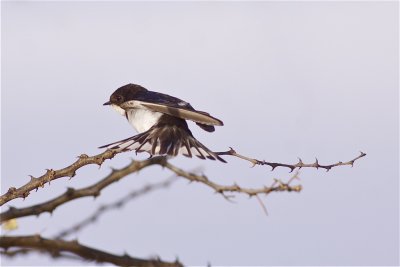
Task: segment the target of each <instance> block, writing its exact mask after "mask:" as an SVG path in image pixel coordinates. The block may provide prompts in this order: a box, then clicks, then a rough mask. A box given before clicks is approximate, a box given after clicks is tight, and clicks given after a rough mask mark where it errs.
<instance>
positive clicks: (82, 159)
mask: <svg viewBox="0 0 400 267" xmlns="http://www.w3.org/2000/svg"><path fill="white" fill-rule="evenodd" d="M117 153H118V152H117V151H115V150H106V151H104V152H103V153H100V154H98V155H95V156H92V157H89V156H88V155H86V154H82V155H80V156H79V157H78V160H77V161H75V162H74V163H72V164H71V165H70V166H68V167H65V168H63V169H60V170H52V169H48V170H47V172H46V173H45V174H43V175H42V176H40V177H38V178H35V177H33V176H31V179H30V181H29V182H28V183H26V184H25V185H23V186H21V187H20V188H15V187H10V188H9V189H8V191H7V193H5V194H3V195H2V196H0V206H2V205H4V204H5V203H7V202H9V201H11V200H13V199H15V198H26V197H27V196H28V195H29V193H30V192H31V191H32V190H34V189H36V190H37V189H39V187H44V185H45V184H46V183H50V182H51V181H53V180H56V179H58V178H61V177H71V178H72V177H74V176H75V173H76V170H78V169H79V168H81V167H83V166H85V165H89V164H97V165H99V166H101V164H103V162H104V161H105V160H106V159H111V158H113V157H114V156H115V155H116V154H117Z"/></svg>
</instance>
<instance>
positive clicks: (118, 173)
mask: <svg viewBox="0 0 400 267" xmlns="http://www.w3.org/2000/svg"><path fill="white" fill-rule="evenodd" d="M163 160H164V159H163V158H160V157H154V158H151V159H147V160H144V161H132V162H131V163H130V164H129V165H128V166H126V167H124V168H122V169H113V170H112V172H111V173H110V174H109V175H107V176H106V177H105V178H103V179H102V180H100V181H99V182H97V183H95V184H93V185H91V186H88V187H85V188H82V189H78V190H77V189H73V188H68V189H67V191H66V192H65V193H64V194H62V195H60V196H58V197H56V198H53V199H51V200H49V201H46V202H44V203H40V204H37V205H34V206H30V207H26V208H20V209H19V208H14V207H10V208H9V209H8V210H7V211H5V212H3V213H1V214H0V222H4V221H7V220H10V219H13V218H20V217H25V216H31V215H39V214H41V213H43V212H50V213H52V212H53V211H54V210H55V209H56V208H57V207H58V206H60V205H62V204H64V203H67V202H69V201H71V200H73V199H77V198H82V197H89V196H93V197H98V196H99V195H100V192H101V190H102V189H104V188H105V187H107V186H109V185H110V184H112V183H115V182H117V181H119V180H120V179H122V178H123V177H125V176H127V175H128V174H131V173H134V172H138V171H140V170H141V169H143V168H145V167H147V166H149V165H153V164H156V163H158V162H159V161H163ZM149 190H150V189H148V191H149Z"/></svg>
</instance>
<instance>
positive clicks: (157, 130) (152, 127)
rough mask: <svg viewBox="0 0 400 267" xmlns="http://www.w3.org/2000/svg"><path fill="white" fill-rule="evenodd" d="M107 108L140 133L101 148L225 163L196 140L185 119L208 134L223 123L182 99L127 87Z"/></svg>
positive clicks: (140, 87) (135, 86)
mask: <svg viewBox="0 0 400 267" xmlns="http://www.w3.org/2000/svg"><path fill="white" fill-rule="evenodd" d="M104 105H111V106H112V107H113V108H114V109H115V110H116V111H117V112H118V113H120V114H121V115H123V116H125V117H126V118H127V120H128V121H129V123H130V124H131V125H132V126H133V127H134V128H135V129H136V131H137V132H138V133H139V134H137V135H135V136H132V137H129V138H127V139H124V140H121V141H118V142H114V143H111V144H108V145H104V146H101V147H100V148H109V149H116V150H119V151H131V150H135V151H136V152H144V151H145V152H148V153H149V154H150V155H170V156H177V155H178V154H182V155H184V156H187V157H192V155H194V156H197V157H199V158H201V159H206V158H208V159H211V160H215V159H218V160H220V161H222V162H226V161H225V160H224V159H222V158H221V157H220V156H219V155H218V154H217V153H215V152H213V151H211V150H210V149H208V148H207V147H206V146H204V145H203V144H202V143H200V142H199V141H197V140H196V138H194V136H193V134H192V132H191V131H190V130H189V127H188V125H187V123H186V120H191V121H193V122H195V123H196V124H197V125H198V126H200V127H201V128H202V129H203V130H205V131H207V132H213V131H214V130H215V128H214V126H222V125H223V122H222V121H221V120H219V119H217V118H215V117H213V116H211V115H210V114H208V113H207V112H204V111H198V110H195V109H194V108H193V107H192V106H191V105H190V104H189V103H187V102H185V101H183V100H181V99H179V98H176V97H173V96H170V95H166V94H162V93H157V92H152V91H149V90H147V89H145V88H144V87H142V86H140V85H137V84H127V85H124V86H122V87H120V88H118V89H117V90H116V91H115V92H114V93H113V94H112V95H111V96H110V101H108V102H106V103H104Z"/></svg>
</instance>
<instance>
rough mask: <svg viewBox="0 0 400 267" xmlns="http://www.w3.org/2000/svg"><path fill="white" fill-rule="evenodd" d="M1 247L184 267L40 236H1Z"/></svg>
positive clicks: (126, 263) (124, 263) (130, 263)
mask: <svg viewBox="0 0 400 267" xmlns="http://www.w3.org/2000/svg"><path fill="white" fill-rule="evenodd" d="M0 247H2V248H3V249H5V250H7V249H9V248H11V247H18V248H32V249H36V250H42V251H43V250H44V251H46V252H48V253H50V254H51V255H53V256H54V255H57V254H59V253H62V252H69V253H73V254H75V255H78V256H80V257H82V258H84V259H86V260H93V261H97V262H106V263H112V264H115V265H119V266H146V267H147V266H148V267H150V266H151V267H153V266H160V267H164V266H165V267H170V266H183V265H182V264H181V263H180V262H179V261H178V260H176V261H175V262H165V261H161V260H160V259H148V260H146V259H139V258H133V257H131V256H129V255H127V254H124V255H122V256H118V255H114V254H111V253H108V252H104V251H101V250H98V249H94V248H91V247H87V246H84V245H81V244H80V243H79V242H78V241H76V240H75V241H64V240H53V239H46V238H43V237H41V236H39V235H32V236H1V237H0Z"/></svg>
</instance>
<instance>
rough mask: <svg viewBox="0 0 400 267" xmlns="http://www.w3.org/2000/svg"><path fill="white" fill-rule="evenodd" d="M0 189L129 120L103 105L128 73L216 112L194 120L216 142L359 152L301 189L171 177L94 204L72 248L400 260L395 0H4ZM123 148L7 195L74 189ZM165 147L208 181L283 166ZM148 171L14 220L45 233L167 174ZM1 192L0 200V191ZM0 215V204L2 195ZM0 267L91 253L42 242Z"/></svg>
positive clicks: (264, 155) (190, 257) (168, 256)
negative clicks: (260, 193) (247, 191)
mask: <svg viewBox="0 0 400 267" xmlns="http://www.w3.org/2000/svg"><path fill="white" fill-rule="evenodd" d="M1 20H2V43H1V44H2V57H1V58H2V73H1V75H2V83H1V89H2V90H1V93H2V94H1V99H2V102H1V107H2V108H1V111H2V117H1V122H2V123H1V126H2V139H1V141H2V156H1V158H2V161H1V163H2V168H1V170H2V173H1V176H2V177H1V186H2V188H1V193H2V194H3V193H5V192H6V191H7V189H8V188H9V187H10V186H16V187H18V186H21V185H23V184H24V183H26V182H27V181H28V179H29V177H28V175H30V174H31V175H34V176H40V175H42V174H43V173H44V170H45V169H46V168H55V169H57V168H62V167H65V166H67V165H69V164H70V163H72V162H73V161H74V160H75V157H76V156H78V155H79V154H81V153H87V154H90V155H94V154H97V153H99V152H101V150H99V149H98V148H97V147H98V146H100V145H104V144H107V143H110V142H113V141H117V140H120V139H123V138H126V137H129V136H132V135H134V134H135V132H134V129H133V128H132V127H131V126H130V125H129V124H128V123H127V122H126V120H125V119H124V118H123V117H121V116H120V115H118V114H117V113H115V112H114V111H113V110H112V109H111V108H109V107H104V106H102V104H103V103H104V102H105V101H107V100H108V98H109V95H110V94H111V93H112V92H113V91H114V90H115V89H117V88H118V87H120V86H122V85H125V84H127V83H137V84H140V85H142V86H144V87H146V88H147V89H149V90H153V91H159V92H162V93H166V94H170V95H173V96H176V97H179V98H181V99H183V100H185V101H188V102H190V103H191V104H192V105H193V106H194V107H195V108H196V109H199V110H204V111H207V112H209V113H211V114H212V115H213V116H215V117H217V118H219V119H221V120H223V121H224V124H225V125H224V126H223V127H218V128H217V129H216V131H215V132H214V133H211V134H210V133H206V132H204V131H202V130H201V129H200V128H198V127H196V126H195V125H194V124H189V126H190V127H191V129H192V132H193V134H194V135H195V137H197V138H198V139H199V140H200V142H202V143H203V144H205V145H206V146H207V147H209V148H210V149H213V150H215V151H221V150H226V149H228V147H230V146H232V147H234V148H235V149H236V150H237V151H238V152H240V153H242V154H244V155H247V156H250V157H255V158H259V159H265V160H268V161H276V162H283V163H295V162H296V161H297V157H301V158H302V159H303V161H304V162H312V161H314V159H315V157H318V159H319V161H320V163H321V164H328V163H334V162H337V161H339V160H341V161H347V160H350V159H352V158H354V157H355V156H357V155H358V154H359V151H360V150H361V151H363V152H365V153H367V154H368V155H367V157H365V158H363V159H362V160H360V161H359V162H356V164H355V166H354V167H353V168H350V167H347V166H346V167H340V168H335V169H332V171H330V172H328V173H326V172H325V171H323V170H315V169H307V170H302V171H301V173H300V178H301V180H300V181H299V182H298V183H301V184H302V185H303V187H304V189H303V191H302V192H301V193H287V192H283V193H272V194H270V195H269V196H268V197H262V199H263V201H264V203H265V205H266V207H267V209H268V213H269V216H265V214H264V213H263V211H262V208H261V206H260V205H259V203H258V202H257V200H256V199H254V198H252V199H248V198H247V197H245V196H240V195H239V196H237V197H236V198H235V203H234V204H232V203H229V202H227V201H226V200H225V199H223V198H222V197H221V196H219V195H216V194H214V192H213V191H212V190H211V189H210V188H207V187H206V186H204V185H201V184H188V183H187V181H186V180H184V179H179V180H178V182H177V183H175V184H174V185H173V186H171V187H170V188H168V189H165V190H161V191H157V192H154V193H151V194H149V195H146V196H143V197H141V198H139V199H136V200H134V201H131V202H129V203H128V204H127V205H125V206H124V207H123V208H121V209H120V210H114V211H111V212H108V213H106V214H104V215H103V216H102V217H101V218H100V219H99V221H98V222H97V223H95V224H93V225H91V226H90V227H88V228H85V229H84V230H83V231H82V232H80V233H79V234H77V235H72V236H69V237H68V238H67V239H68V240H72V239H74V238H78V239H79V241H80V242H82V243H83V244H85V245H88V246H92V247H95V248H98V249H104V250H107V251H109V252H112V253H116V254H122V253H124V252H125V251H126V252H127V253H129V254H130V255H132V256H136V257H151V256H153V255H158V256H160V257H161V259H164V260H175V258H176V257H179V259H180V260H181V262H183V263H184V264H185V265H206V264H207V263H211V264H212V265H398V264H399V168H398V163H399V153H398V147H399V141H398V138H399V136H398V134H399V127H398V126H399V125H398V123H399V115H398V112H399V109H398V102H399V93H398V85H399V77H398V76H399V64H398V63H399V53H398V47H399V28H398V22H399V14H398V3H397V2H395V1H393V2H342V1H340V2H339V1H338V2H252V3H245V2H218V3H211V2H148V3H146V2H118V3H114V2H69V3H66V2H61V3H60V2H59V3H57V2H2V16H1ZM144 157H145V156H144V155H143V156H135V154H134V153H124V154H120V155H118V156H117V157H116V158H114V159H112V160H111V161H106V162H105V164H104V165H103V166H102V167H101V169H100V170H99V169H98V168H97V167H96V166H88V167H85V168H82V169H80V170H79V171H78V172H77V176H76V177H75V178H73V179H72V180H70V181H69V180H68V179H65V178H63V179H58V180H57V181H54V182H53V183H52V184H51V186H46V187H45V188H44V189H40V190H39V191H38V192H37V193H34V192H32V193H31V195H30V196H29V197H28V198H27V199H26V200H25V201H22V200H20V199H18V200H14V201H11V202H9V203H8V204H10V205H13V206H16V207H25V206H28V205H32V204H36V203H40V202H42V201H45V200H48V199H49V198H52V197H55V196H57V195H59V194H61V193H63V192H64V191H65V189H66V188H67V187H74V188H82V187H85V186H88V185H90V184H93V183H94V182H96V181H98V180H99V179H101V178H103V177H104V176H105V175H107V173H109V171H110V167H122V166H125V165H126V164H128V163H129V162H130V158H144ZM226 159H227V161H228V164H221V163H219V162H212V161H202V160H199V159H187V158H184V157H178V158H175V159H173V160H171V162H172V163H173V164H175V165H177V166H179V167H181V168H183V169H186V170H192V169H194V168H197V167H202V168H203V172H204V173H205V174H206V175H207V176H208V177H209V179H211V180H213V181H215V182H218V183H221V184H226V185H230V184H233V183H234V182H237V183H238V184H240V185H242V186H247V187H257V186H258V187H260V186H263V185H270V184H271V183H272V181H273V179H274V178H280V179H288V178H289V177H290V174H289V173H288V171H287V170H286V169H277V170H275V171H274V172H271V171H270V168H266V167H255V168H250V164H249V163H248V162H244V161H241V160H238V159H234V158H226ZM170 176H171V173H170V172H168V171H166V170H162V169H161V168H159V167H156V166H154V167H151V168H148V169H146V170H144V171H142V172H140V173H139V174H138V175H137V174H135V175H131V176H129V177H126V178H125V179H123V180H122V181H120V182H118V183H116V184H114V185H111V186H109V187H108V188H107V189H105V190H104V191H103V192H102V194H101V196H100V197H99V198H97V199H96V200H95V201H94V200H93V199H91V198H87V199H79V200H76V201H73V202H71V203H70V204H66V205H64V206H61V207H59V208H58V209H57V210H56V211H55V212H54V214H53V215H52V216H51V217H50V215H49V214H42V215H41V216H40V217H38V218H35V217H27V218H21V219H19V220H18V223H19V229H18V230H16V231H14V232H11V233H9V234H10V235H11V234H15V235H26V234H34V233H40V234H41V235H43V236H44V237H49V238H51V237H52V236H54V235H55V234H57V233H58V232H59V231H60V230H62V229H65V228H67V227H68V226H71V225H72V224H74V223H77V222H79V221H80V220H82V219H84V218H85V217H86V216H88V215H90V214H91V213H92V212H93V211H94V210H95V209H97V207H99V206H100V205H101V204H106V203H110V202H112V201H113V200H116V199H118V198H120V197H122V196H123V195H126V194H128V193H129V192H131V191H132V190H135V189H138V188H140V186H141V185H145V184H148V183H155V182H157V181H161V180H163V179H164V178H167V177H170ZM5 206H7V205H5ZM2 210H3V211H4V210H5V208H3V209H2ZM1 264H2V265H55V264H57V265H93V263H91V262H81V261H76V260H72V259H71V260H67V259H63V260H57V261H55V260H53V259H52V258H50V257H47V256H43V255H40V254H32V255H29V256H22V257H20V258H16V259H8V258H3V257H2V262H1Z"/></svg>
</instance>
